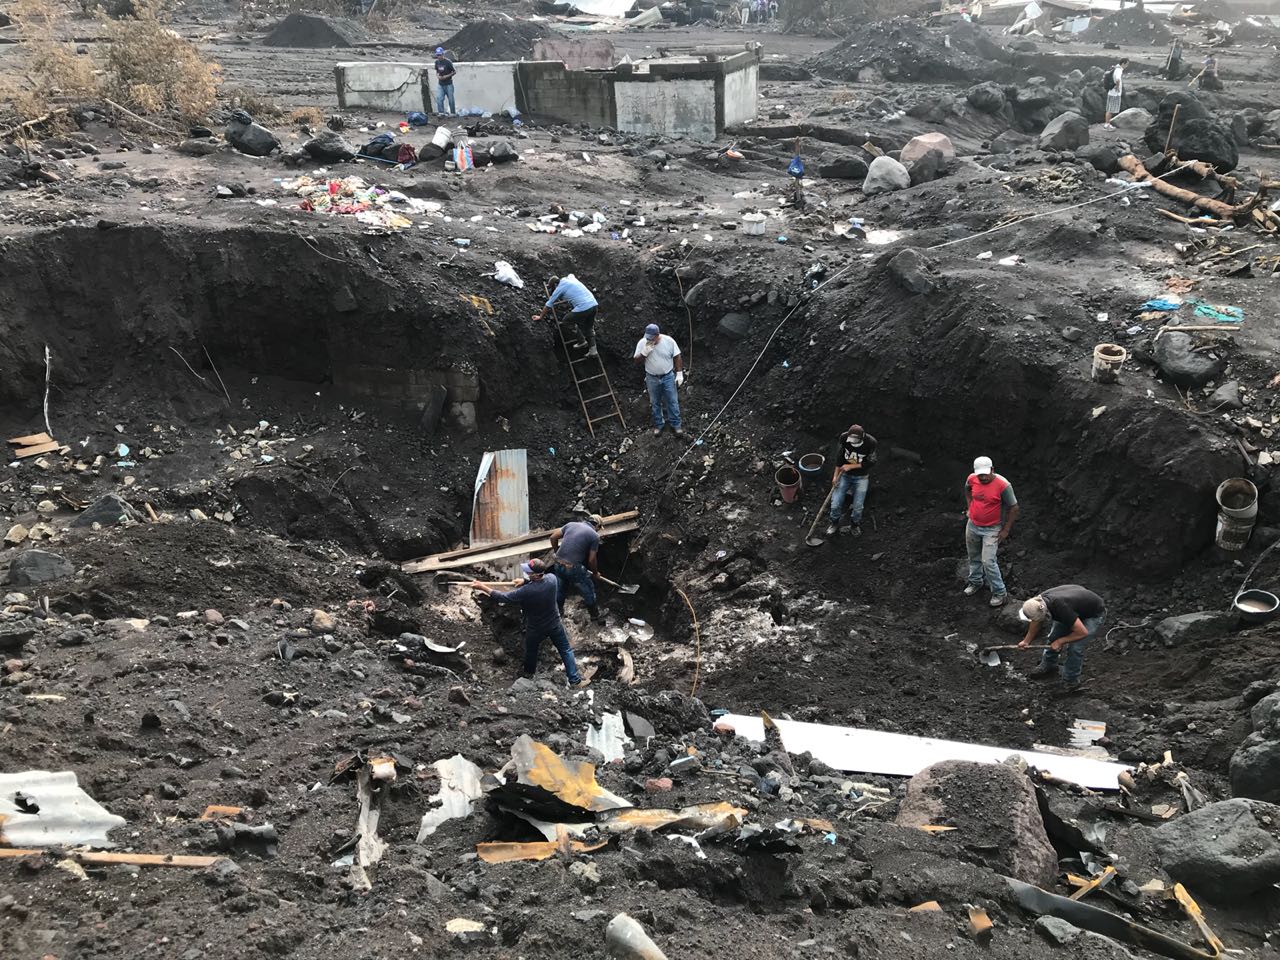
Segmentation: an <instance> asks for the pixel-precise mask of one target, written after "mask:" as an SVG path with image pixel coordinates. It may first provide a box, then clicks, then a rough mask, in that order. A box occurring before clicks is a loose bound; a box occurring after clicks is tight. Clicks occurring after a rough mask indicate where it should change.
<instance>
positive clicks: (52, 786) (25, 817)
mask: <svg viewBox="0 0 1280 960" xmlns="http://www.w3.org/2000/svg"><path fill="white" fill-rule="evenodd" d="M124 825H125V819H124V817H117V816H116V815H115V814H113V813H109V812H108V811H107V810H106V809H105V808H103V807H102V806H101V805H100V804H99V803H98V802H97V801H96V800H94V799H93V798H92V797H91V796H89V795H88V794H87V793H85V792H84V791H83V790H81V789H80V787H79V785H78V784H77V782H76V775H75V774H74V773H72V772H70V771H65V772H61V773H50V772H49V771H47V770H26V771H23V772H22V773H0V843H4V844H8V845H9V846H11V847H78V846H89V847H111V846H114V844H113V843H112V842H111V841H110V840H108V839H107V832H108V831H110V830H114V829H115V828H116V827H123V826H124Z"/></svg>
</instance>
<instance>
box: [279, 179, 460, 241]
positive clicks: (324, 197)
mask: <svg viewBox="0 0 1280 960" xmlns="http://www.w3.org/2000/svg"><path fill="white" fill-rule="evenodd" d="M280 187H281V189H283V190H285V191H286V192H288V193H292V194H294V195H295V196H298V197H301V198H302V203H301V204H300V207H301V209H303V210H306V211H308V212H309V213H324V214H329V215H337V214H344V215H348V216H354V217H355V218H356V219H357V220H358V221H359V222H360V223H363V224H365V225H366V226H370V227H381V228H383V229H387V230H403V229H405V228H406V227H411V226H413V220H411V219H410V216H409V215H418V216H420V215H423V214H438V213H439V212H440V210H441V209H442V207H441V205H440V204H439V203H436V202H435V201H433V200H418V199H416V198H414V197H407V196H405V195H404V194H403V193H401V192H400V191H399V190H388V189H387V188H386V187H380V186H376V185H373V184H370V183H368V182H366V181H365V180H364V178H362V177H354V176H353V177H342V178H339V179H328V178H324V177H308V176H302V177H297V178H295V179H292V180H282V181H281V182H280Z"/></svg>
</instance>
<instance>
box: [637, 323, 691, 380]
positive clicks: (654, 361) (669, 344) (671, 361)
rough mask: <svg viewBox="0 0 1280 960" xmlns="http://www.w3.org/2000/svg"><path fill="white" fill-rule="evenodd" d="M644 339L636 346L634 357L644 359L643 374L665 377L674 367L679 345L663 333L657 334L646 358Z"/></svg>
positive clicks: (646, 342) (645, 342)
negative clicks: (656, 339) (655, 340)
mask: <svg viewBox="0 0 1280 960" xmlns="http://www.w3.org/2000/svg"><path fill="white" fill-rule="evenodd" d="M648 342H649V341H648V340H646V339H645V338H644V337H641V338H640V341H639V342H638V343H637V344H636V352H635V353H634V354H632V356H635V357H644V372H645V373H647V374H649V375H650V376H654V377H665V376H666V375H667V374H668V373H670V372H671V371H672V369H673V368H674V367H675V362H676V357H678V356H680V347H679V345H678V344H677V343H676V342H675V341H674V340H672V339H671V338H670V337H668V336H667V335H666V334H665V333H660V334H658V341H657V343H655V344H654V345H653V350H651V351H650V353H649V355H648V356H647V357H645V356H644V348H645V346H646V345H647V344H648Z"/></svg>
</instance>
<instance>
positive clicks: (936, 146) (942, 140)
mask: <svg viewBox="0 0 1280 960" xmlns="http://www.w3.org/2000/svg"><path fill="white" fill-rule="evenodd" d="M930 150H937V151H938V152H939V153H940V154H942V155H943V157H945V158H947V159H953V158H954V157H955V155H956V148H955V147H954V146H953V145H952V143H951V138H950V137H948V136H947V135H946V134H945V133H922V134H920V136H918V137H912V138H911V139H910V140H908V141H907V145H906V146H905V147H903V148H902V152H901V153H900V154H899V155H898V159H899V160H901V161H902V162H903V163H910V162H912V161H913V160H919V159H920V158H921V157H923V156H924V155H925V154H926V153H928V152H929V151H930Z"/></svg>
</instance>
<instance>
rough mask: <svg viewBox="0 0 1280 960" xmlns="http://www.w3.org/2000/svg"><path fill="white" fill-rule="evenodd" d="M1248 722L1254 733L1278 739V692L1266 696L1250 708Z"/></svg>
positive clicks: (1279, 732)
mask: <svg viewBox="0 0 1280 960" xmlns="http://www.w3.org/2000/svg"><path fill="white" fill-rule="evenodd" d="M1249 722H1250V723H1252V724H1253V729H1254V732H1255V733H1262V734H1266V735H1267V736H1272V737H1280V690H1277V691H1276V692H1275V693H1269V694H1267V695H1266V696H1265V697H1263V698H1262V699H1261V700H1259V701H1258V702H1257V703H1255V704H1254V705H1253V707H1252V708H1250V710H1249Z"/></svg>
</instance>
